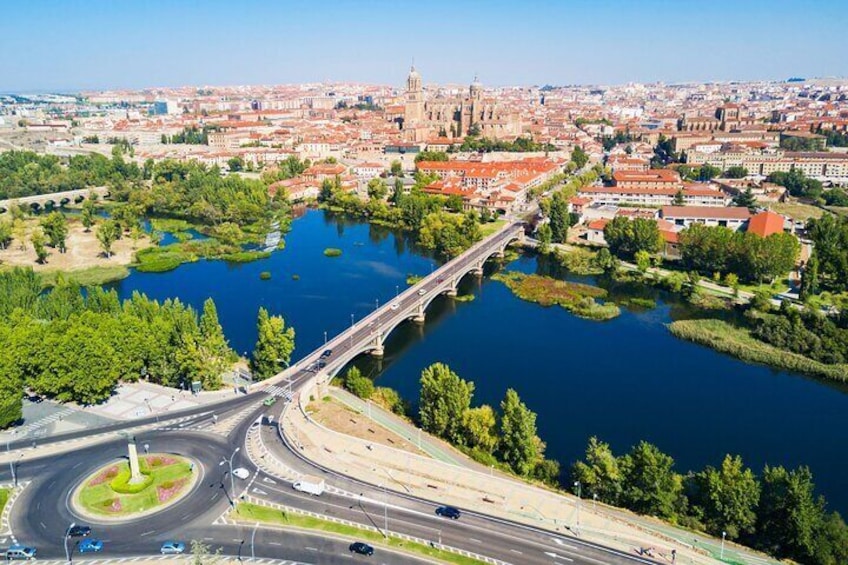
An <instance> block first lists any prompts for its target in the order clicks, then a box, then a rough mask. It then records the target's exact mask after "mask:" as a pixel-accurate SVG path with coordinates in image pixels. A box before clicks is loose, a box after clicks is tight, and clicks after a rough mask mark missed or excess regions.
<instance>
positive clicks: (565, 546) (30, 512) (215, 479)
mask: <svg viewBox="0 0 848 565" xmlns="http://www.w3.org/2000/svg"><path fill="white" fill-rule="evenodd" d="M518 227H519V224H513V225H511V226H509V227H507V228H505V229H504V230H503V231H501V232H499V233H497V234H495V235H494V236H492V237H490V238H488V239H487V240H485V241H483V242H480V243H478V244H476V245H475V246H474V247H472V248H471V249H470V250H469V251H468V252H467V253H466V254H464V255H462V256H460V257H458V258H456V259H454V260H452V261H450V262H448V263H446V264H445V265H443V266H442V267H441V268H440V269H439V270H437V271H436V272H434V273H433V274H432V275H430V276H429V277H426V278H425V279H423V280H422V281H421V282H420V283H418V284H417V285H414V286H413V287H411V288H409V289H408V290H406V291H405V292H403V293H402V294H400V295H399V296H398V297H397V298H396V299H395V300H394V301H391V302H389V303H388V304H385V305H384V306H383V307H382V308H380V309H377V310H376V311H375V312H372V313H371V314H370V315H369V316H367V317H366V318H364V319H363V320H360V321H359V322H358V323H356V324H355V325H353V326H352V327H351V328H349V329H348V330H347V331H346V332H343V333H342V334H341V335H339V336H337V337H336V338H334V339H333V340H331V341H330V342H328V343H327V345H326V346H325V347H326V348H327V349H332V354H331V355H330V356H328V357H325V358H324V359H325V362H326V363H327V366H326V367H325V368H324V369H323V370H322V371H321V372H322V373H326V374H328V375H332V374H333V373H334V372H335V371H338V370H341V368H343V366H344V365H346V364H347V363H348V362H349V361H350V360H351V359H352V358H353V357H355V356H356V355H358V354H360V353H361V352H363V351H364V350H366V349H367V348H368V347H369V346H370V344H371V343H372V342H373V339H374V335H375V332H376V331H378V328H380V331H383V330H382V328H389V331H390V330H391V329H392V328H393V327H395V326H396V325H398V324H400V323H402V322H403V320H406V319H407V318H409V317H410V315H411V314H414V313H415V312H417V310H418V308H419V306H420V305H421V304H422V302H423V303H424V304H425V305H426V304H428V303H429V302H430V301H431V300H432V299H433V298H435V296H437V295H439V294H442V293H444V292H445V291H446V290H450V289H452V288H453V287H454V285H455V284H457V283H458V282H459V279H460V278H461V277H462V276H464V275H465V274H466V273H467V272H469V270H471V269H475V268H479V266H480V265H482V262H483V261H485V259H486V258H488V257H489V256H490V255H491V254H492V253H493V252H494V251H497V250H499V249H500V247H502V246H504V245H505V244H506V243H508V241H509V240H511V239H513V238H514V237H515V233H516V230H517V228H518ZM422 289H423V290H424V292H423V293H422V294H419V291H420V290H422ZM324 349H325V348H324V347H322V348H319V349H318V350H316V351H313V352H312V353H310V354H308V355H307V356H306V357H305V358H303V359H302V360H301V361H299V362H298V363H295V364H294V365H293V366H292V367H291V368H290V369H289V370H287V371H285V372H284V373H282V374H281V375H278V376H277V377H275V378H274V379H272V381H271V382H268V381H266V382H264V383H257V384H256V385H254V387H253V391H252V392H251V393H250V394H248V395H244V396H239V397H234V398H232V399H229V400H226V401H223V402H221V403H218V404H216V405H214V406H210V405H207V406H200V407H197V408H192V409H189V410H185V411H181V412H178V413H173V414H170V415H169V416H168V419H169V420H173V419H176V418H180V424H179V426H181V427H176V428H174V427H168V426H169V424H168V423H167V422H166V423H163V425H162V428H167V429H148V430H143V431H139V432H137V433H136V438H137V443H138V445H144V444H149V445H150V450H151V452H165V453H177V454H181V455H185V456H188V457H190V458H192V459H194V460H195V461H196V462H197V463H198V468H199V471H201V472H202V473H203V476H202V480H200V481H198V483H197V484H196V485H195V487H194V488H193V490H192V492H191V493H190V494H189V495H187V496H186V497H185V498H184V499H183V500H181V501H179V502H178V503H176V504H175V505H174V506H173V507H171V508H170V509H168V510H167V511H163V512H160V513H156V514H153V515H150V516H146V517H142V518H139V519H137V520H134V521H132V522H131V523H127V524H114V523H113V524H108V525H107V524H92V527H93V528H94V530H95V536H97V537H99V538H100V539H102V540H103V541H104V543H105V544H106V550H105V552H104V554H103V557H107V556H108V557H130V556H141V555H150V554H155V553H156V552H157V551H158V548H159V546H160V545H161V543H162V542H163V541H165V540H169V539H178V540H183V541H186V542H188V541H189V540H192V539H198V540H202V541H204V542H205V543H206V544H208V545H209V546H211V547H212V548H215V549H217V548H221V549H222V551H223V553H224V554H228V555H239V556H242V557H244V556H249V555H250V554H251V553H255V555H256V556H257V557H273V558H277V559H290V560H296V561H302V562H307V563H309V562H311V563H315V562H321V563H336V562H347V560H348V559H350V556H349V555H348V552H347V545H348V543H349V542H348V541H342V540H338V539H332V538H330V537H327V536H324V535H320V534H313V533H305V532H297V531H291V530H288V531H281V530H278V529H267V528H259V529H258V530H257V531H256V534H255V544H254V545H253V546H251V545H250V543H249V542H250V539H251V537H252V535H253V528H252V527H250V526H242V525H237V524H228V523H226V522H225V521H222V520H221V518H222V516H223V515H224V514H225V513H226V511H227V510H228V508H229V505H230V504H231V500H232V499H233V498H234V497H237V496H239V495H244V494H249V495H250V496H252V497H257V498H259V499H260V500H265V501H267V502H271V503H275V504H282V505H286V506H290V507H295V508H298V509H302V510H306V511H311V512H316V513H319V514H323V515H326V516H330V517H336V518H342V519H345V520H350V521H353V522H357V523H360V524H363V525H366V526H373V527H377V528H383V527H384V526H385V521H386V519H388V523H389V529H390V530H391V531H392V532H397V533H401V534H406V535H410V536H414V537H417V538H421V539H424V540H431V541H432V542H433V543H439V542H440V543H442V544H444V545H445V546H450V547H455V548H460V549H463V550H466V551H470V552H473V553H477V554H481V555H486V556H489V557H492V558H496V559H500V560H502V561H505V562H509V563H522V564H523V563H527V564H535V563H540V564H541V563H578V564H585V565H599V564H604V563H608V564H611V565H612V564H615V565H618V564H623V563H633V562H637V563H651V561H649V560H646V559H644V558H641V557H638V556H636V555H629V554H624V553H621V552H618V551H615V550H611V549H607V548H603V547H601V546H597V545H594V544H591V543H587V542H583V541H581V540H577V539H575V538H572V537H566V536H562V535H557V534H555V533H552V532H549V531H546V530H539V529H535V528H531V527H527V526H524V525H521V524H517V523H512V522H509V521H506V520H501V519H496V518H492V517H488V516H485V515H482V514H475V513H471V512H464V513H463V517H462V518H461V519H460V520H458V521H452V520H448V519H444V518H441V517H438V516H436V515H435V513H434V510H435V507H436V505H435V504H434V503H433V502H430V501H425V500H420V499H416V498H413V497H410V496H407V495H405V494H403V493H400V492H394V491H393V490H391V489H390V488H381V486H385V483H386V482H387V481H382V480H380V479H379V478H378V477H375V480H374V482H375V483H378V486H374V485H370V484H365V483H360V482H357V481H354V480H352V479H351V478H348V477H345V476H343V475H340V474H338V473H333V472H331V471H330V470H326V469H318V468H316V467H315V466H314V465H313V464H311V463H310V462H308V461H306V460H304V459H302V458H301V457H300V455H299V454H298V453H297V449H296V448H293V447H292V446H290V445H289V444H288V443H287V442H286V440H285V438H283V437H282V435H281V434H279V428H278V427H277V426H276V425H261V426H260V433H261V434H262V437H263V441H264V443H265V445H266V446H267V448H268V449H269V450H270V452H269V453H270V455H272V456H273V457H274V458H275V459H277V460H278V461H280V462H281V463H282V464H283V465H285V466H287V467H289V468H291V469H294V470H295V471H297V472H299V473H308V474H324V475H325V476H326V477H327V481H328V484H331V485H332V486H333V487H335V488H334V489H332V492H326V493H325V494H324V495H322V496H321V497H310V496H308V495H305V494H303V493H299V492H297V491H294V490H293V489H291V487H290V485H289V484H288V483H285V482H284V481H281V480H280V479H279V478H277V477H272V476H270V475H267V474H265V473H264V472H262V471H260V470H259V469H257V468H256V467H255V466H254V465H253V463H252V462H251V461H250V460H249V458H248V457H247V449H245V448H244V447H245V438H246V437H247V433H248V429H249V428H250V426H251V425H253V423H254V421H255V420H256V419H257V418H258V417H259V416H260V415H262V414H266V413H268V412H269V409H268V408H265V407H264V406H262V405H261V404H259V400H260V399H262V398H264V397H265V396H266V394H265V393H263V392H262V389H264V388H265V387H267V386H269V385H271V384H273V383H277V384H279V383H281V382H283V381H284V380H285V381H290V382H291V385H292V387H293V389H294V390H295V391H296V389H298V388H300V387H301V386H303V385H304V384H306V383H308V382H309V381H310V379H313V378H318V377H316V374H315V372H313V371H312V370H310V369H309V367H310V366H312V365H314V364H315V363H316V362H317V361H318V360H319V359H321V355H322V352H323V350H324ZM275 408H276V410H275V411H274V412H275V415H276V419H277V420H279V417H280V412H281V411H282V408H283V403H282V402H280V403H278V404H277V405H276V407H275ZM213 411H214V413H215V414H216V415H217V416H218V417H219V418H220V419H224V418H227V417H232V418H236V417H238V416H239V415H241V416H244V418H243V419H242V420H241V422H240V423H239V424H238V425H236V426H235V427H234V428H233V429H232V430H231V431H230V433H229V434H227V436H226V437H221V436H220V435H216V434H212V433H208V432H206V431H200V430H197V429H195V428H197V427H199V426H200V425H201V424H203V423H204V422H208V420H209V419H210V418H211V414H212V413H213ZM154 422H155V418H153V417H151V418H146V419H144V420H140V421H132V422H125V423H118V424H114V425H111V426H106V427H104V428H97V429H93V430H86V431H81V432H75V433H73V434H65V435H62V436H57V437H54V438H50V439H46V440H43V441H41V442H40V443H41V444H42V445H44V444H45V443H55V442H58V441H63V440H67V439H72V438H80V437H86V436H89V435H94V434H100V433H103V432H104V431H111V432H114V431H120V430H123V429H128V428H132V427H137V426H140V425H145V424H148V425H149V424H153V423H154ZM19 444H20V445H19ZM27 446H29V442H26V441H23V442H14V443H12V444H11V447H12V448H15V447H27ZM236 448H241V450H240V452H239V453H237V454H236V456H235V461H234V466H239V467H245V468H247V469H249V470H250V471H251V482H250V484H252V485H257V486H255V487H253V488H252V489H251V490H250V492H247V488H248V486H249V485H248V483H247V481H241V480H239V481H238V482H237V483H236V484H237V487H236V492H235V493H231V492H229V483H230V480H229V477H228V476H227V472H228V471H227V467H226V466H221V465H220V462H221V460H222V459H223V458H225V457H229V456H230V455H231V454H232V453H233V452H234V450H235V449H236ZM125 453H126V443H125V441H124V440H120V439H115V440H110V441H105V442H102V443H99V444H97V445H92V446H90V447H82V448H78V449H75V450H72V451H66V452H64V453H59V454H55V455H44V456H41V457H39V456H38V455H37V453H35V454H34V458H32V459H26V460H25V461H23V462H22V463H21V464H19V465H18V466H17V476H18V480H19V481H20V482H25V481H28V482H29V485H28V486H27V487H26V488H25V489H24V490H23V492H22V494H21V495H20V497H19V498H18V499H17V500H16V501H15V504H14V507H13V512H12V515H11V518H10V523H11V529H12V531H13V532H14V535H15V537H16V538H17V540H18V541H19V542H21V543H26V544H31V545H34V546H36V547H38V548H39V556H40V557H45V558H51V557H52V558H61V557H63V556H64V546H63V541H64V540H63V533H64V531H65V529H66V528H67V527H68V525H69V524H70V523H71V522H77V523H86V522H87V520H85V519H84V518H81V517H80V516H76V515H75V514H74V511H73V510H72V508H71V506H70V504H69V498H70V495H71V493H72V492H73V490H74V489H75V488H76V486H77V484H78V483H79V481H81V480H82V479H83V478H84V477H86V476H87V475H88V474H90V473H91V472H93V471H94V470H95V469H96V468H98V467H100V466H102V465H105V464H107V463H108V462H110V461H115V460H117V459H119V458H121V457H124V456H125ZM10 479H11V474H10V471H9V469H7V468H3V469H2V471H0V481H7V482H10ZM379 483H383V485H380V484H379ZM387 552H388V550H386V549H383V548H380V547H378V548H377V554H375V558H376V559H377V560H378V561H381V559H380V555H383V556H385V554H386V553H387ZM390 561H391V562H392V563H418V562H420V561H419V560H418V559H416V558H413V557H408V556H403V555H399V554H393V555H391V557H390Z"/></svg>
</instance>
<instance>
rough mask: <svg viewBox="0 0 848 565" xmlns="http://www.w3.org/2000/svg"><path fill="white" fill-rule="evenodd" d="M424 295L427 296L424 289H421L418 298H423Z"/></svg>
mask: <svg viewBox="0 0 848 565" xmlns="http://www.w3.org/2000/svg"><path fill="white" fill-rule="evenodd" d="M425 294H427V289H426V288H422V289H421V290H419V291H418V296H424V295H425Z"/></svg>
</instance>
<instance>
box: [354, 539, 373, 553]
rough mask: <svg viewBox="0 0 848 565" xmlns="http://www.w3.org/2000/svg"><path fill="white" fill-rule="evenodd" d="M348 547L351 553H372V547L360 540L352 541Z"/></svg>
mask: <svg viewBox="0 0 848 565" xmlns="http://www.w3.org/2000/svg"><path fill="white" fill-rule="evenodd" d="M348 549H350V552H351V553H358V554H359V555H374V548H373V547H371V546H370V545H368V544H367V543H363V542H361V541H356V542H353V543H352V544H350V547H349V548H348Z"/></svg>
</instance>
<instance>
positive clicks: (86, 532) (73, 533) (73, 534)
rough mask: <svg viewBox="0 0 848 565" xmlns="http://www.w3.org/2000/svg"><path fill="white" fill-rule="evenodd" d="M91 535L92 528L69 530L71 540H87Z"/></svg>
mask: <svg viewBox="0 0 848 565" xmlns="http://www.w3.org/2000/svg"><path fill="white" fill-rule="evenodd" d="M90 535H91V526H74V527H73V528H71V529H70V530H68V537H69V538H87V537H88V536H90Z"/></svg>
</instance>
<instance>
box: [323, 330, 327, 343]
mask: <svg viewBox="0 0 848 565" xmlns="http://www.w3.org/2000/svg"><path fill="white" fill-rule="evenodd" d="M324 345H327V330H324Z"/></svg>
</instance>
